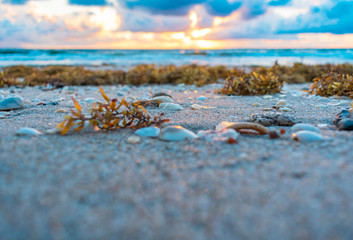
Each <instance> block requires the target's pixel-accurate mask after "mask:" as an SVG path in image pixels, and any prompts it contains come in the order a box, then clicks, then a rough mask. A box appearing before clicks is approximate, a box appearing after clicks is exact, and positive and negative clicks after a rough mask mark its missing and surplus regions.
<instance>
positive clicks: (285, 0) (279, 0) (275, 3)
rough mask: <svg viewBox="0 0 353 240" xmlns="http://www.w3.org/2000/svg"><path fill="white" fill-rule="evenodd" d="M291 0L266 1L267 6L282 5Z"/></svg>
mask: <svg viewBox="0 0 353 240" xmlns="http://www.w3.org/2000/svg"><path fill="white" fill-rule="evenodd" d="M290 1H291V0H272V1H270V2H269V3H268V5H269V6H284V5H287V4H288V3H290Z"/></svg>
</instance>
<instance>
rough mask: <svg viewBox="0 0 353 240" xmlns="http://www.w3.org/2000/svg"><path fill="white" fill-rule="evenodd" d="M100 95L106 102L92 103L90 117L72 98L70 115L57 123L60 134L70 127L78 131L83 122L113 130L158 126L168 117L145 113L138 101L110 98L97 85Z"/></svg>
mask: <svg viewBox="0 0 353 240" xmlns="http://www.w3.org/2000/svg"><path fill="white" fill-rule="evenodd" d="M99 90H100V92H101V95H102V97H103V98H104V100H105V101H106V103H97V104H93V105H92V106H91V108H90V109H89V112H90V117H86V116H84V114H83V113H82V107H81V105H80V104H79V103H78V102H77V101H76V100H75V99H74V98H72V101H73V102H74V109H71V115H68V116H65V120H64V121H63V122H61V123H59V124H58V126H57V128H58V129H61V134H62V135H65V134H67V133H68V132H69V131H70V130H71V129H73V130H74V131H80V130H82V129H83V128H84V126H85V122H88V123H89V124H90V125H92V126H93V127H94V128H98V129H100V130H105V131H108V130H114V129H118V128H143V127H148V126H151V125H156V126H160V125H162V124H163V123H165V122H168V121H169V120H168V119H162V116H163V113H162V114H159V115H157V116H155V117H151V116H150V115H149V114H147V111H146V109H144V108H143V107H142V106H141V105H140V103H139V102H138V101H137V102H127V101H126V100H125V99H122V100H121V101H120V102H118V100H117V99H110V98H109V97H108V96H107V95H106V94H105V92H104V90H103V89H102V87H99Z"/></svg>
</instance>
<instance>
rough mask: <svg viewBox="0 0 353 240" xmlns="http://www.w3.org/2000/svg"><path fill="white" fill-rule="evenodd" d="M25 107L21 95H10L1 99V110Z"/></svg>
mask: <svg viewBox="0 0 353 240" xmlns="http://www.w3.org/2000/svg"><path fill="white" fill-rule="evenodd" d="M20 108H23V102H22V98H21V97H16V96H14V97H8V98H5V99H3V100H1V101H0V111H8V110H16V109H20Z"/></svg>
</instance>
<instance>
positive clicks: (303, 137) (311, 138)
mask: <svg viewBox="0 0 353 240" xmlns="http://www.w3.org/2000/svg"><path fill="white" fill-rule="evenodd" d="M292 137H293V139H294V140H296V141H299V142H316V141H322V140H324V138H323V136H322V135H321V134H318V133H315V132H310V131H306V130H302V131H298V132H296V133H293V135H292Z"/></svg>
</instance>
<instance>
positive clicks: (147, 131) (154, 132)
mask: <svg viewBox="0 0 353 240" xmlns="http://www.w3.org/2000/svg"><path fill="white" fill-rule="evenodd" d="M160 131H161V130H160V129H159V128H158V127H145V128H141V129H138V130H136V131H135V134H137V135H139V136H144V137H158V135H159V133H160Z"/></svg>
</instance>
